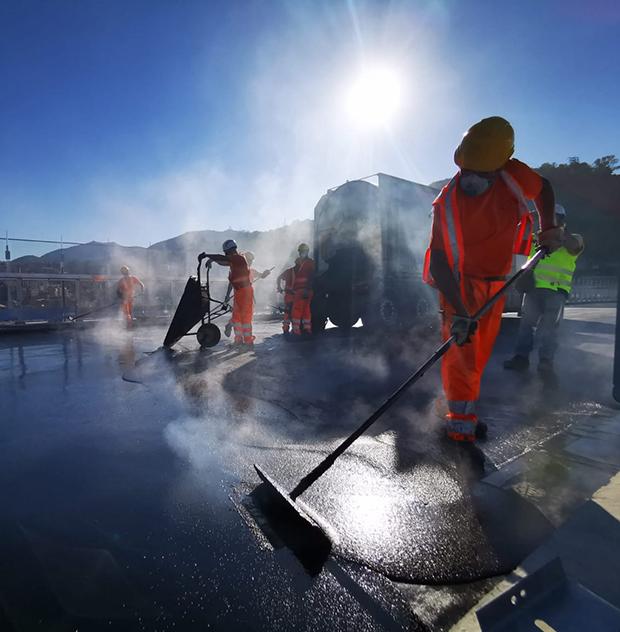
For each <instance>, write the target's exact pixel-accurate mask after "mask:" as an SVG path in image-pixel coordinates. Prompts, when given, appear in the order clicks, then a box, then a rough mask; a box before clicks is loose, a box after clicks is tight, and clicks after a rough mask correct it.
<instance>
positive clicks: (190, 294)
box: [164, 252, 232, 349]
mask: <svg viewBox="0 0 620 632" xmlns="http://www.w3.org/2000/svg"><path fill="white" fill-rule="evenodd" d="M216 256H217V255H213V257H216ZM210 257H211V255H208V254H206V253H205V252H202V253H200V254H199V255H198V267H197V268H196V276H195V277H194V276H190V277H189V279H188V280H187V283H186V284H185V289H184V290H183V295H182V296H181V300H180V301H179V305H178V306H177V309H176V311H175V313H174V316H173V317H172V322H171V323H170V327H169V328H168V333H167V334H166V337H165V338H164V347H167V348H170V347H172V345H174V344H176V343H177V342H178V341H179V340H181V338H183V337H184V336H196V339H197V340H198V344H199V345H200V348H201V349H206V348H208V347H214V346H215V345H216V344H217V343H218V342H219V341H220V338H221V337H222V335H221V333H220V329H219V327H218V326H217V325H216V324H215V323H214V322H212V321H214V320H216V319H217V318H219V317H220V316H223V315H224V314H228V313H229V312H230V311H232V308H231V306H230V304H229V302H230V285H229V287H228V291H227V292H226V296H225V297H224V300H222V301H220V300H218V299H216V298H213V296H211V289H210V284H209V274H210V272H211V266H212V264H213V259H211V258H210ZM205 259H206V260H207V262H206V263H205V270H206V274H205V282H204V285H203V283H202V277H201V272H200V269H201V267H202V262H203V261H204V260H205ZM198 323H200V327H198V329H197V330H196V331H194V332H190V330H191V329H192V328H193V327H194V326H195V325H197V324H198Z"/></svg>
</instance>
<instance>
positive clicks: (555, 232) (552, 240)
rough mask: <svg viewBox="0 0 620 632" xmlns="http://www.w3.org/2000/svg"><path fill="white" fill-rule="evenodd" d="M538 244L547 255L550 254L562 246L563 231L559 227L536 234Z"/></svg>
mask: <svg viewBox="0 0 620 632" xmlns="http://www.w3.org/2000/svg"><path fill="white" fill-rule="evenodd" d="M538 244H539V245H540V247H541V248H542V249H543V250H544V251H545V252H546V253H547V254H549V253H551V252H553V251H554V250H557V249H558V248H561V247H562V245H563V244H564V229H563V228H562V227H561V226H556V227H555V228H547V230H541V231H540V232H539V233H538Z"/></svg>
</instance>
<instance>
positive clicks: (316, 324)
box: [312, 314, 327, 335]
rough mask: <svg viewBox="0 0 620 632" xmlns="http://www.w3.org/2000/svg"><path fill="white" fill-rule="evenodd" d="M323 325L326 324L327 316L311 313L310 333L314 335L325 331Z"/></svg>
mask: <svg viewBox="0 0 620 632" xmlns="http://www.w3.org/2000/svg"><path fill="white" fill-rule="evenodd" d="M325 325H327V316H323V315H322V314H312V333H313V334H314V335H316V334H320V333H322V332H323V331H325Z"/></svg>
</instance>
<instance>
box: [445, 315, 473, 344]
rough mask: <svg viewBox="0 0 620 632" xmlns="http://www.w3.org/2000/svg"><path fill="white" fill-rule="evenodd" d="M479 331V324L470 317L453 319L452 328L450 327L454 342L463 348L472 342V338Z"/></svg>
mask: <svg viewBox="0 0 620 632" xmlns="http://www.w3.org/2000/svg"><path fill="white" fill-rule="evenodd" d="M476 329H478V322H477V321H475V320H474V319H473V318H469V316H458V315H455V316H453V317H452V327H450V333H451V334H452V335H453V336H454V342H455V343H456V344H457V345H458V346H459V347H462V346H463V345H466V344H467V343H468V342H471V337H472V336H473V335H474V333H475V332H476Z"/></svg>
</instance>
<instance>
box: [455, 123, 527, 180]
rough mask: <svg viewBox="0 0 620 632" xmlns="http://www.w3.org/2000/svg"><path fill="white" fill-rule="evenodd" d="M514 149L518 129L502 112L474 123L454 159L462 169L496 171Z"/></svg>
mask: <svg viewBox="0 0 620 632" xmlns="http://www.w3.org/2000/svg"><path fill="white" fill-rule="evenodd" d="M514 150H515V132H514V130H513V129H512V125H511V124H510V123H509V122H508V121H507V120H506V119H504V118H502V117H501V116H491V117H489V118H485V119H482V120H481V121H479V122H478V123H476V124H475V125H472V126H471V127H470V128H469V129H468V130H467V131H466V132H465V135H464V136H463V140H462V141H461V144H460V145H459V146H458V147H457V148H456V151H455V152H454V162H455V163H456V164H457V165H458V166H459V167H461V169H469V170H471V171H496V170H497V169H501V168H502V167H503V166H504V165H505V164H506V163H507V162H508V159H509V158H510V156H512V154H513V153H514Z"/></svg>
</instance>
